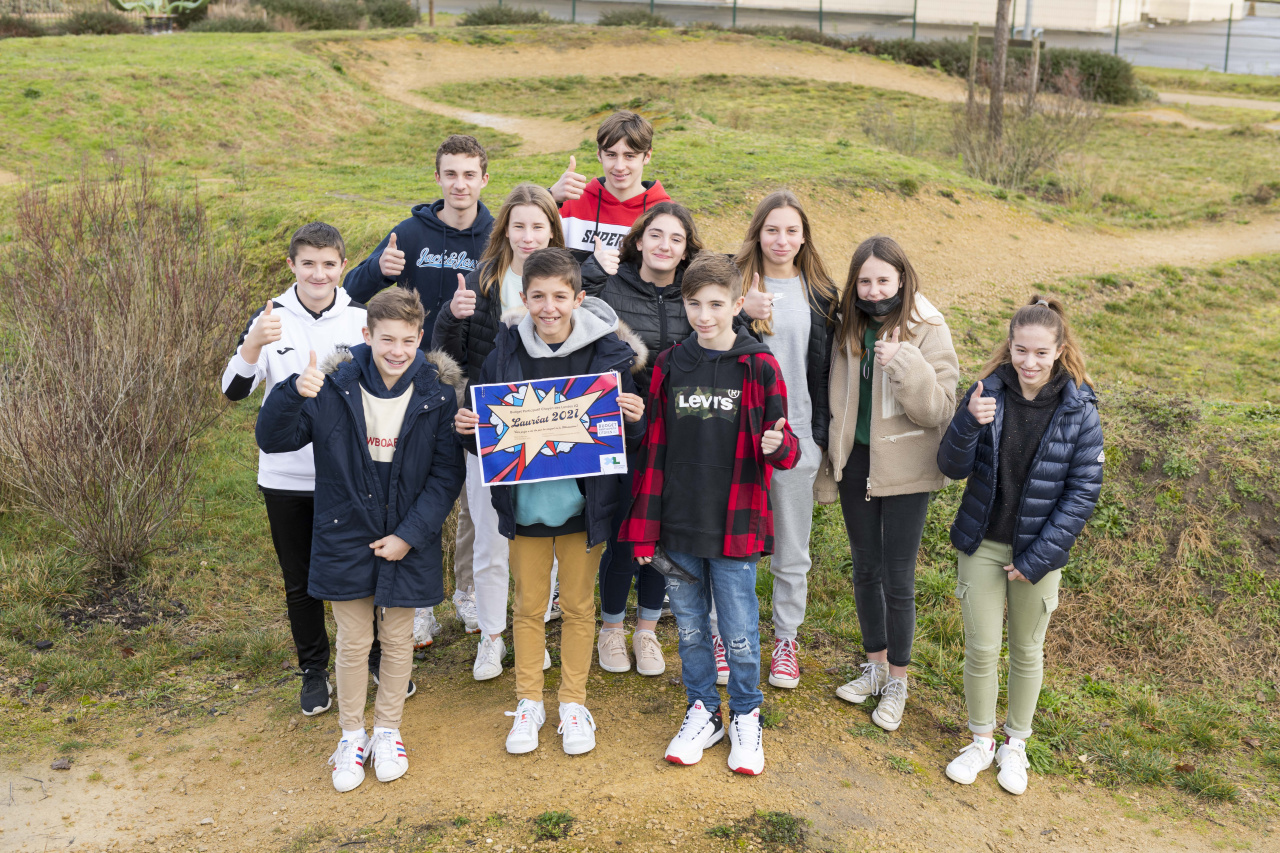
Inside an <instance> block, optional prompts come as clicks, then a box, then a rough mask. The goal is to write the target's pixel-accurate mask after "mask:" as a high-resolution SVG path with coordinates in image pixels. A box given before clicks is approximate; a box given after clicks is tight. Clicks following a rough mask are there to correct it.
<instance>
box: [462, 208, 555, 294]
mask: <svg viewBox="0 0 1280 853" xmlns="http://www.w3.org/2000/svg"><path fill="white" fill-rule="evenodd" d="M522 204H531V205H533V206H534V207H536V208H538V209H539V210H541V211H542V212H543V213H544V214H545V215H546V217H547V222H549V223H550V224H551V241H550V242H549V243H547V248H548V249H552V248H554V249H563V248H564V229H563V228H562V227H561V225H560V210H559V209H558V208H557V207H556V201H555V199H553V198H552V197H551V193H549V192H547V191H546V190H545V189H544V188H542V187H540V186H537V185H535V184H516V187H515V189H513V190H512V191H511V193H510V195H508V196H507V200H506V201H504V202H503V203H502V209H501V210H499V211H498V217H497V218H496V219H495V220H494V221H493V230H492V231H491V232H490V233H491V234H492V235H493V236H492V237H490V238H489V245H488V246H487V247H485V250H484V254H483V255H481V256H480V292H481V293H483V294H484V295H485V296H489V295H490V292H491V291H492V290H493V287H494V285H495V284H497V283H498V282H501V281H502V277H503V276H504V275H506V274H507V270H508V269H510V267H511V259H512V257H514V255H515V252H513V251H512V250H511V241H510V240H509V239H507V227H508V226H510V225H511V211H513V210H515V209H516V208H517V207H519V206H520V205H522ZM499 235H501V236H499Z"/></svg>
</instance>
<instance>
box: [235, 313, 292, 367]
mask: <svg viewBox="0 0 1280 853" xmlns="http://www.w3.org/2000/svg"><path fill="white" fill-rule="evenodd" d="M272 307H273V306H272V303H271V300H270V299H268V300H267V307H266V308H263V309H262V313H261V314H259V315H258V316H257V318H256V319H254V321H253V326H252V327H250V329H249V333H248V334H246V335H245V336H244V347H245V349H246V350H249V353H244V354H243V355H244V356H245V361H250V359H249V358H248V355H249V354H255V355H256V354H260V353H261V351H262V348H263V347H265V346H266V345H267V344H274V343H275V342H276V341H278V340H280V337H281V336H282V335H283V334H284V330H283V327H282V325H281V321H280V315H279V314H275V313H273V312H272V310H271V309H272ZM257 361H258V359H257V358H256V357H255V358H254V359H252V361H251V362H250V363H253V364H256V363H257Z"/></svg>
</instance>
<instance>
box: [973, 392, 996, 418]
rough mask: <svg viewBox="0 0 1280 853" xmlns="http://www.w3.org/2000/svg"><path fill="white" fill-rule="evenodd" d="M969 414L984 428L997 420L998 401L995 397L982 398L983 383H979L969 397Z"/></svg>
mask: <svg viewBox="0 0 1280 853" xmlns="http://www.w3.org/2000/svg"><path fill="white" fill-rule="evenodd" d="M969 414H971V415H973V419H974V420H975V421H977V422H978V423H980V424H982V425H984V426H985V425H987V424H989V423H991V422H992V421H994V420H995V419H996V400H995V398H994V397H984V396H982V382H978V384H977V385H976V386H975V387H974V389H973V393H972V394H970V395H969Z"/></svg>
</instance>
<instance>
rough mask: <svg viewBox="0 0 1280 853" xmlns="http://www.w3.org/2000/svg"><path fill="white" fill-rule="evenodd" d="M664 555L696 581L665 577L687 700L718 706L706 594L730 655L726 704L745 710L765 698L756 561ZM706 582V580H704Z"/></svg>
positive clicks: (675, 552) (743, 712)
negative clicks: (761, 667) (677, 632)
mask: <svg viewBox="0 0 1280 853" xmlns="http://www.w3.org/2000/svg"><path fill="white" fill-rule="evenodd" d="M667 556H668V557H670V558H671V559H672V561H674V562H675V563H677V564H678V565H679V566H680V567H681V568H683V569H684V570H685V571H687V572H689V574H691V575H693V576H694V577H696V578H698V583H685V582H683V581H678V580H675V579H673V578H667V595H668V596H669V597H670V599H671V613H672V615H673V616H675V617H676V628H677V629H678V630H679V632H680V668H681V670H682V675H683V678H684V689H685V693H686V694H687V695H688V697H689V704H691V705H692V704H693V703H694V702H697V701H698V700H699V699H701V700H702V704H703V705H705V706H706V707H707V708H709V709H710V708H718V707H719V706H720V692H719V691H718V690H716V655H715V652H714V651H713V650H712V648H711V598H712V596H713V595H714V597H715V602H716V612H717V614H718V617H719V623H720V637H721V639H722V640H723V641H724V646H725V656H726V657H727V658H728V659H729V710H730V711H732V712H733V713H735V714H746V713H750V712H751V711H752V710H754V709H756V708H759V707H760V703H761V702H763V701H764V694H763V693H761V692H760V600H759V599H758V598H756V564H755V562H753V561H748V560H738V559H730V558H728V557H718V558H715V559H709V558H706V557H695V556H693V555H692V554H682V553H680V552H678V551H668V552H667ZM708 582H709V583H708Z"/></svg>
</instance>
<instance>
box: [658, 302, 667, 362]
mask: <svg viewBox="0 0 1280 853" xmlns="http://www.w3.org/2000/svg"><path fill="white" fill-rule="evenodd" d="M666 348H667V309H666V308H665V307H664V305H663V301H662V291H661V290H659V291H658V352H662V351H663V350H665V349H666Z"/></svg>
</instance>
